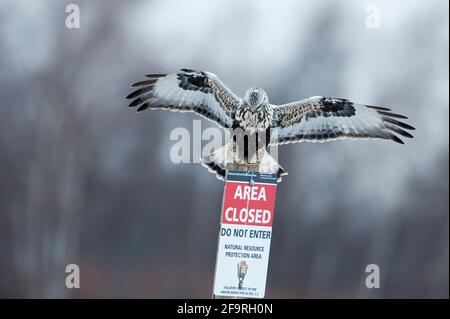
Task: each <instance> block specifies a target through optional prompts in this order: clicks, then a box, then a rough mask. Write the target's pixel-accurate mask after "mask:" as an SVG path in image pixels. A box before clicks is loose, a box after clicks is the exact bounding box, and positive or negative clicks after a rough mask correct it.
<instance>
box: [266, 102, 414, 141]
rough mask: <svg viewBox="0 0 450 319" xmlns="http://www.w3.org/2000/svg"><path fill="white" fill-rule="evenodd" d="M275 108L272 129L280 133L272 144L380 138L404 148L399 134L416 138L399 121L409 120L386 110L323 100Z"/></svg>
mask: <svg viewBox="0 0 450 319" xmlns="http://www.w3.org/2000/svg"><path fill="white" fill-rule="evenodd" d="M273 107H274V117H273V121H272V123H271V128H272V129H276V130H277V134H275V135H274V136H275V137H276V140H273V141H271V143H272V144H285V143H293V142H301V141H310V142H325V141H331V140H336V139H344V138H350V139H366V138H378V139H386V140H392V141H394V142H397V143H401V144H403V141H402V140H401V139H400V138H399V137H398V136H397V135H396V134H398V135H401V136H404V137H408V138H412V137H413V136H412V135H411V134H410V133H408V132H407V131H406V130H414V127H412V126H411V125H409V124H406V123H404V122H401V121H399V120H397V119H406V118H407V117H406V116H404V115H400V114H397V113H393V112H391V109H389V108H386V107H381V106H369V105H362V104H356V103H353V102H350V101H349V100H346V99H337V98H330V97H323V96H314V97H311V98H309V99H305V100H301V101H297V102H293V103H289V104H284V105H279V106H277V105H274V106H273ZM394 133H395V134H394Z"/></svg>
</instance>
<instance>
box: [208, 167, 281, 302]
mask: <svg viewBox="0 0 450 319" xmlns="http://www.w3.org/2000/svg"><path fill="white" fill-rule="evenodd" d="M276 188H277V177H276V175H275V174H262V173H255V172H241V171H228V173H227V178H226V184H225V193H224V198H223V207H222V217H221V226H220V232H219V244H218V249H217V261H216V271H215V276H214V295H216V296H226V297H241V298H264V294H265V290H266V277H267V266H268V263H269V252H270V240H271V238H272V223H273V215H274V208H275V194H276Z"/></svg>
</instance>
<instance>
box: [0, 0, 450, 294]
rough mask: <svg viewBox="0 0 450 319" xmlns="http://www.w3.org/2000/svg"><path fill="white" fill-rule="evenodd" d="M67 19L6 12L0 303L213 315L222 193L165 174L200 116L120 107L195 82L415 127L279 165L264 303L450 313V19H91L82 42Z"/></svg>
mask: <svg viewBox="0 0 450 319" xmlns="http://www.w3.org/2000/svg"><path fill="white" fill-rule="evenodd" d="M67 3H69V1H56V0H55V1H50V0H49V1H31V0H29V1H25V0H21V1H12V0H7V1H6V0H1V1H0V70H1V72H0V97H1V109H0V174H1V175H0V177H1V178H0V297H34V298H40V297H61V298H65V297H67V298H72V297H75V298H77V297H84V298H91V297H102V298H108V297H125V298H135V297H144V298H173V297H179V298H185V297H193V298H202V297H204V298H208V297H210V293H211V290H212V279H213V268H214V262H215V251H216V244H217V232H218V227H219V212H220V206H221V200H222V192H223V184H222V183H221V182H219V181H218V180H216V179H215V178H214V177H213V175H212V174H210V173H208V172H207V171H206V170H205V169H204V168H202V167H201V166H199V165H194V164H182V165H175V164H173V163H172V162H171V161H170V158H169V153H170V148H171V146H172V145H173V142H172V141H170V139H169V135H170V132H171V130H172V129H173V128H175V127H180V126H181V127H186V128H187V129H189V130H192V120H193V119H196V117H195V116H194V115H191V114H177V113H171V112H162V111H148V112H145V113H142V114H137V113H135V112H134V111H133V110H131V109H128V108H127V101H125V99H124V97H125V96H126V95H127V94H128V93H129V92H130V89H129V85H130V83H133V82H136V81H139V80H141V79H143V75H144V74H147V73H160V72H174V71H176V70H177V69H179V68H181V67H191V68H197V69H200V70H208V71H211V72H213V73H216V74H217V75H219V77H220V78H221V79H222V80H223V81H224V82H225V83H226V84H228V86H229V87H230V88H231V89H232V90H233V91H234V92H236V94H238V95H243V93H244V92H245V90H246V89H247V88H248V87H252V86H259V87H262V88H264V89H265V90H266V91H267V93H268V94H269V97H270V101H271V102H272V103H274V104H282V103H286V102H289V101H293V100H297V99H300V98H305V97H308V96H312V95H329V96H336V97H346V98H349V99H352V100H354V101H357V102H361V103H367V104H372V105H387V106H390V107H392V108H393V109H394V110H395V111H396V112H400V113H404V114H407V115H409V117H410V120H409V123H410V124H412V125H413V126H415V127H416V128H417V130H416V131H415V132H414V134H415V136H416V138H415V139H414V140H408V141H407V144H406V145H403V146H402V145H397V144H395V143H390V142H383V141H338V142H333V143H326V144H306V143H303V144H295V145H288V146H285V147H282V148H280V162H281V163H282V164H283V166H284V167H285V168H286V169H287V170H288V171H289V173H290V174H289V176H288V177H286V178H285V179H284V181H283V182H282V183H281V184H280V185H279V189H278V197H277V204H276V216H275V223H274V232H273V240H272V249H271V260H270V265H269V273H268V281H267V294H266V296H267V297H271V298H282V297H287V298H315V297H325V298H341V297H350V298H395V297H406V298H410V297H423V298H430V297H439V298H442V297H446V298H448V296H449V279H448V274H449V273H448V266H449V245H448V244H449V219H448V216H449V215H448V207H449V200H448V190H449V189H448V188H449V183H448V181H449V178H448V174H449V171H448V167H449V166H448V154H449V153H448V141H449V140H448V132H449V122H448V115H449V114H448V113H449V99H448V85H449V74H448V68H449V62H448V61H449V60H448V53H449V46H448V35H449V32H448V23H449V20H448V2H447V1H441V0H434V1H409V0H408V1H406V0H403V1H376V0H374V1H371V2H369V1H312V0H311V1H214V2H213V1H189V2H188V1H100V0H97V1H76V3H78V4H79V5H80V8H81V28H80V29H76V30H69V29H67V28H66V27H65V24H64V23H65V19H66V13H65V6H66V4H67ZM368 4H376V5H378V6H379V8H380V22H381V25H380V28H379V29H369V28H367V27H366V25H365V20H366V18H367V15H368V13H367V12H366V6H367V5H368ZM210 125H211V124H210V123H209V122H206V121H203V120H202V127H203V128H206V127H208V126H210ZM69 263H76V264H78V265H79V266H80V268H81V288H80V289H78V290H68V289H66V288H65V284H64V280H65V275H66V274H65V272H64V270H65V266H66V265H67V264H69ZM370 263H376V264H378V265H379V266H380V268H381V288H380V289H372V290H369V289H367V288H365V285H364V280H365V275H366V274H365V271H364V270H365V266H366V265H367V264H370Z"/></svg>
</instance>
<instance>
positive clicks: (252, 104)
mask: <svg viewBox="0 0 450 319" xmlns="http://www.w3.org/2000/svg"><path fill="white" fill-rule="evenodd" d="M244 103H245V104H246V105H247V106H248V107H249V108H250V109H251V110H252V112H255V111H257V110H258V109H259V108H260V107H261V106H262V105H264V104H267V103H269V97H268V96H267V94H266V92H264V90H263V89H260V88H251V89H248V90H247V92H245V96H244Z"/></svg>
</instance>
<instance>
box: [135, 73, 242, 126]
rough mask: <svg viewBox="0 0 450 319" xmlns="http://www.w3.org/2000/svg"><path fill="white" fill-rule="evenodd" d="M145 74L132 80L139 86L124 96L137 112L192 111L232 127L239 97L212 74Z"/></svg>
mask: <svg viewBox="0 0 450 319" xmlns="http://www.w3.org/2000/svg"><path fill="white" fill-rule="evenodd" d="M147 77H148V79H147V80H145V81H141V82H137V83H135V84H133V85H132V87H135V88H138V89H137V90H136V91H134V92H132V93H131V94H130V95H128V96H127V99H133V101H132V102H131V103H130V105H129V106H130V107H135V106H138V109H137V111H138V112H140V111H144V110H146V109H164V110H170V111H179V112H195V113H197V114H199V115H201V116H203V117H205V118H207V119H209V120H211V121H214V122H216V123H217V124H219V125H221V126H223V127H225V128H229V127H232V125H233V118H234V112H235V109H236V108H237V106H238V105H239V103H240V99H239V98H237V97H236V96H235V95H234V94H233V93H232V92H231V90H230V89H228V88H227V87H226V86H225V85H224V84H223V83H222V82H221V81H220V80H219V79H218V78H217V76H215V75H214V74H212V73H209V72H198V71H194V70H191V69H181V70H180V72H178V73H171V74H150V75H147Z"/></svg>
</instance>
